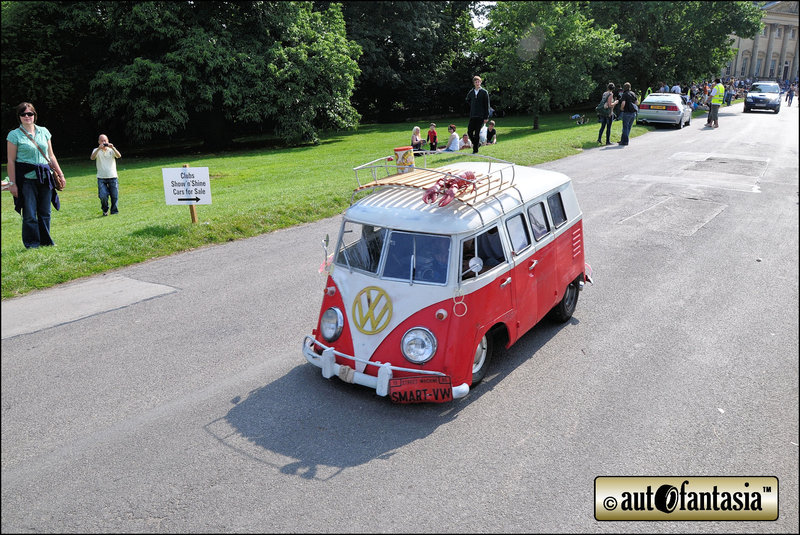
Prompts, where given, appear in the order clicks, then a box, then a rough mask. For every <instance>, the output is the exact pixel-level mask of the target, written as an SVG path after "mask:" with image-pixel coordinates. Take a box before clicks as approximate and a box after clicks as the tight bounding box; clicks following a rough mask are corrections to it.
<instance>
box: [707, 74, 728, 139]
mask: <svg viewBox="0 0 800 535" xmlns="http://www.w3.org/2000/svg"><path fill="white" fill-rule="evenodd" d="M724 98H725V86H724V85H722V82H721V81H720V79H719V78H715V79H714V88H713V89H712V90H711V109H710V110H709V112H708V121H707V122H706V126H713V127H714V128H719V107H720V106H722V101H723V99H724ZM712 123H713V125H712Z"/></svg>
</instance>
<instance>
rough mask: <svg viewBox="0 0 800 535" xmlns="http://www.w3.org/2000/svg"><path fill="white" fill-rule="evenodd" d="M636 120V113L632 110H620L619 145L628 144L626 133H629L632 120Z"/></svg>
mask: <svg viewBox="0 0 800 535" xmlns="http://www.w3.org/2000/svg"><path fill="white" fill-rule="evenodd" d="M634 120H636V114H635V113H632V112H627V111H623V112H622V136H621V137H620V140H619V143H620V145H627V144H628V135H629V134H630V133H631V127H632V126H633V121H634Z"/></svg>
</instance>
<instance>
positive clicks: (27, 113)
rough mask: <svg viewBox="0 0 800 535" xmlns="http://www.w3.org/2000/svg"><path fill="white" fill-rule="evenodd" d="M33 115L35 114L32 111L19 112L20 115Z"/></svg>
mask: <svg viewBox="0 0 800 535" xmlns="http://www.w3.org/2000/svg"><path fill="white" fill-rule="evenodd" d="M34 115H36V114H35V113H33V112H32V111H25V112H22V113H20V114H19V116H20V117H33V116H34Z"/></svg>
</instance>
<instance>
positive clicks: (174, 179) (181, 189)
mask: <svg viewBox="0 0 800 535" xmlns="http://www.w3.org/2000/svg"><path fill="white" fill-rule="evenodd" d="M161 174H162V175H163V176H164V196H165V197H166V199H167V204H211V181H210V180H209V178H208V167H181V168H178V169H161Z"/></svg>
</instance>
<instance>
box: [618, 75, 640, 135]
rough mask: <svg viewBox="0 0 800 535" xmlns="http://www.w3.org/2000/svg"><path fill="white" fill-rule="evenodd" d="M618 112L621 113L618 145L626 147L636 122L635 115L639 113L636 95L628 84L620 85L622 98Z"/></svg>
mask: <svg viewBox="0 0 800 535" xmlns="http://www.w3.org/2000/svg"><path fill="white" fill-rule="evenodd" d="M620 102H621V104H620V111H621V112H622V117H621V118H622V137H621V138H620V140H619V144H620V145H623V146H624V145H627V144H628V141H629V138H628V136H629V135H630V133H631V127H632V126H633V121H635V120H636V114H637V113H639V101H638V99H637V98H636V94H635V93H634V92H633V91H631V84H630V82H625V83H624V84H622V96H621V97H620Z"/></svg>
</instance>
